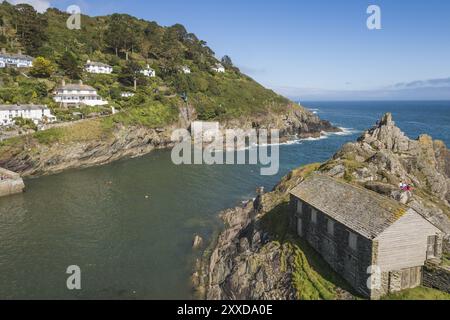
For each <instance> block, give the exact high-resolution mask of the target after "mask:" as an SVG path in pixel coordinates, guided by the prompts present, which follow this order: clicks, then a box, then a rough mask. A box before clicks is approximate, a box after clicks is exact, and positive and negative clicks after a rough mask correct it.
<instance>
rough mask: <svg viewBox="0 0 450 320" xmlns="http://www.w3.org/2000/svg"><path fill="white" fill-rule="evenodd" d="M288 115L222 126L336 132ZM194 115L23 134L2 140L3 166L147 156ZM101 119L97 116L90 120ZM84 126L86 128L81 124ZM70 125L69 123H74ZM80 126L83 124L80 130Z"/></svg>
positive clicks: (25, 170)
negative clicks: (71, 132) (72, 135)
mask: <svg viewBox="0 0 450 320" xmlns="http://www.w3.org/2000/svg"><path fill="white" fill-rule="evenodd" d="M287 110H288V111H287V113H286V114H282V115H280V114H275V113H270V114H266V115H264V116H255V117H254V118H248V119H247V118H240V119H235V120H230V121H227V122H224V123H222V124H221V126H222V127H223V128H242V129H246V128H261V129H263V128H264V129H271V128H277V129H280V131H281V132H280V136H281V137H282V138H285V139H289V136H291V135H292V136H297V137H311V136H320V135H321V133H322V132H336V131H339V130H340V129H338V128H335V127H333V126H332V125H331V124H330V123H329V122H328V121H324V120H321V119H319V118H318V117H317V116H316V115H314V114H312V113H311V112H309V111H307V110H306V109H304V108H302V107H300V106H298V105H291V106H289V108H288V109H287ZM193 119H195V112H194V110H193V108H185V109H180V116H179V121H178V122H177V123H176V124H173V125H171V126H167V127H165V128H160V129H151V128H147V127H142V126H124V125H121V124H117V125H115V127H114V128H113V130H112V132H111V134H109V135H108V136H107V137H98V136H96V137H95V138H88V139H85V138H84V137H83V139H72V140H70V139H69V140H68V141H64V142H55V143H47V144H44V143H39V142H38V141H37V140H36V139H34V138H33V137H32V136H27V137H23V139H22V140H21V142H22V143H23V144H21V145H19V144H18V143H15V142H14V143H13V144H6V145H3V146H2V145H1V144H0V166H2V167H5V168H7V169H9V170H12V171H15V172H18V173H20V174H21V175H22V176H24V177H27V176H34V177H36V176H42V175H47V174H53V173H57V172H61V171H63V170H67V169H72V168H80V167H89V166H95V165H102V164H106V163H110V162H112V161H115V160H119V159H122V158H126V157H137V156H142V155H145V154H147V153H149V152H151V151H152V150H154V149H159V148H168V147H170V146H172V145H173V141H171V133H172V131H173V130H174V129H178V128H188V127H189V125H190V121H192V120H193ZM89 121H92V122H94V121H96V120H86V122H89ZM76 125H79V126H80V127H81V128H80V129H79V130H83V127H82V124H76ZM70 126H71V125H70V124H68V125H66V126H65V129H67V127H70ZM76 130H78V129H76Z"/></svg>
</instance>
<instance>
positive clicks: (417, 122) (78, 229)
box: [0, 102, 450, 299]
mask: <svg viewBox="0 0 450 320" xmlns="http://www.w3.org/2000/svg"><path fill="white" fill-rule="evenodd" d="M302 104H303V105H304V106H306V107H308V108H310V109H311V110H312V111H313V112H317V114H318V115H319V116H320V117H321V118H323V119H327V120H330V121H331V122H332V123H333V124H335V125H337V126H339V127H342V128H345V129H344V132H343V133H340V134H332V135H328V136H326V137H323V138H322V139H310V140H305V141H296V142H293V143H290V144H284V145H281V146H280V162H281V163H280V171H279V173H278V175H275V176H261V175H260V174H259V172H260V171H259V167H258V166H246V165H240V166H237V165H233V166H207V165H201V166H175V165H173V164H172V163H171V161H170V152H169V151H157V152H154V153H152V154H149V155H147V156H144V157H141V158H138V159H129V160H123V161H118V162H115V163H112V164H110V165H106V166H102V167H95V168H88V169H83V170H72V171H68V172H64V173H61V174H58V175H54V176H50V177H43V178H39V179H31V180H27V181H26V185H27V190H26V193H24V194H20V195H16V196H12V197H8V198H0V298H3V299H15V298H28V299H53V298H59V299H106V298H108V299H182V298H191V297H192V292H191V287H190V282H189V277H190V274H191V272H192V267H193V263H194V261H195V258H196V256H197V255H198V252H194V251H193V250H192V248H191V246H192V240H193V237H194V235H195V234H200V235H201V236H203V237H204V238H205V239H210V238H211V237H212V236H213V234H214V232H215V230H218V228H220V226H221V223H220V221H219V220H218V217H217V214H218V212H219V211H221V210H223V209H226V208H229V207H232V206H235V205H238V204H239V203H240V202H242V201H244V200H247V199H249V198H252V197H253V196H254V194H255V189H256V187H259V186H265V187H266V189H271V188H272V187H273V186H274V185H275V184H276V183H277V182H278V181H279V180H280V178H281V177H282V176H284V175H286V174H287V173H288V172H289V171H290V170H292V169H293V168H296V167H298V166H300V165H303V164H307V163H311V162H320V161H325V160H327V159H328V158H330V157H331V156H332V155H333V154H334V153H335V152H336V151H337V150H338V149H339V148H340V147H341V146H342V145H343V144H344V143H346V142H349V141H354V140H355V139H356V138H357V137H358V136H359V135H360V134H361V133H362V132H363V131H364V130H365V129H367V128H369V127H371V126H372V125H374V124H375V122H376V121H377V120H378V119H379V118H380V117H381V116H382V115H383V114H384V113H385V112H392V113H393V115H394V120H395V121H396V122H397V124H398V125H399V126H400V127H401V128H402V129H403V130H404V131H405V132H406V134H407V135H408V136H410V137H417V136H418V135H419V134H421V133H428V134H430V135H432V136H433V137H434V138H437V139H441V140H444V141H445V142H446V143H447V145H450V102H302ZM70 265H78V266H79V267H80V268H81V286H82V290H80V291H70V290H68V289H67V287H66V280H67V277H68V275H67V274H66V269H67V267H68V266H70Z"/></svg>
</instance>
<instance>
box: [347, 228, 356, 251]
mask: <svg viewBox="0 0 450 320" xmlns="http://www.w3.org/2000/svg"><path fill="white" fill-rule="evenodd" d="M348 246H349V247H350V248H351V249H352V250H356V249H357V248H358V236H357V235H356V234H354V233H352V232H349V233H348Z"/></svg>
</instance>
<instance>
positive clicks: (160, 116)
mask: <svg viewBox="0 0 450 320" xmlns="http://www.w3.org/2000/svg"><path fill="white" fill-rule="evenodd" d="M177 117H178V109H176V108H175V107H173V106H171V107H168V106H166V105H163V104H162V103H159V102H151V103H148V104H147V105H145V106H142V107H136V108H130V109H126V110H123V111H122V112H119V113H117V114H115V115H114V116H113V117H110V118H107V119H106V120H104V122H105V123H106V124H108V123H110V122H111V121H112V122H114V123H121V124H123V125H140V126H145V127H149V128H157V127H163V126H166V125H169V124H171V123H173V122H175V121H176V120H177Z"/></svg>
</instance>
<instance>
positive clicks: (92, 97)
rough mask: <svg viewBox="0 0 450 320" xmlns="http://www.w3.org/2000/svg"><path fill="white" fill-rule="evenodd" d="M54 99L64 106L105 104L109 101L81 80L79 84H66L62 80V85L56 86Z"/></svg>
mask: <svg viewBox="0 0 450 320" xmlns="http://www.w3.org/2000/svg"><path fill="white" fill-rule="evenodd" d="M53 100H54V101H55V102H57V103H59V104H60V105H61V106H64V107H80V106H91V107H92V106H104V105H107V104H108V101H105V100H103V98H102V97H101V96H100V95H99V94H98V93H97V90H95V89H94V88H93V87H91V86H87V85H85V84H83V82H82V81H80V83H79V84H66V83H65V81H63V82H62V84H61V86H59V87H58V88H56V90H55V92H54V93H53Z"/></svg>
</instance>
